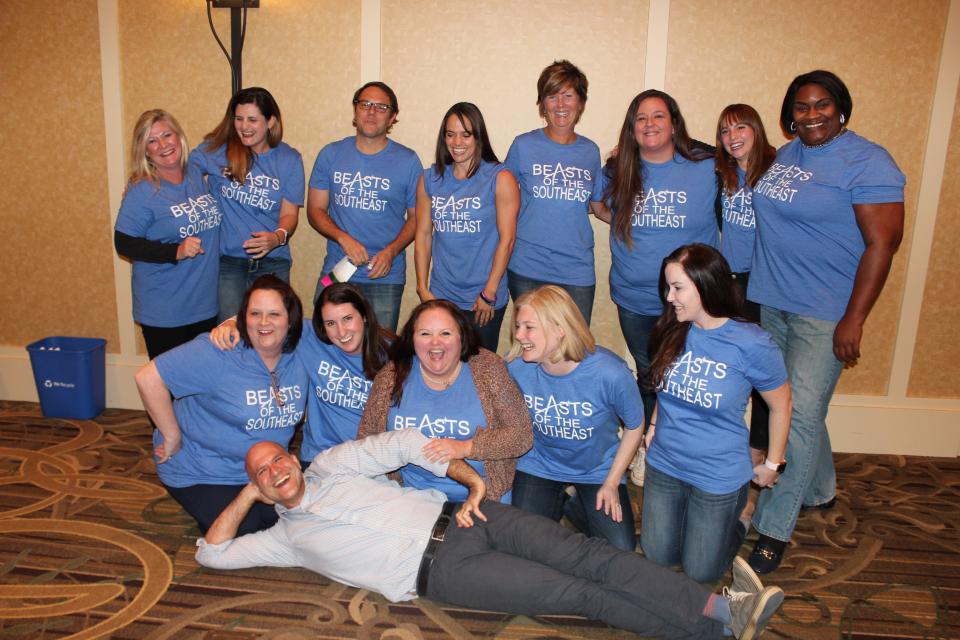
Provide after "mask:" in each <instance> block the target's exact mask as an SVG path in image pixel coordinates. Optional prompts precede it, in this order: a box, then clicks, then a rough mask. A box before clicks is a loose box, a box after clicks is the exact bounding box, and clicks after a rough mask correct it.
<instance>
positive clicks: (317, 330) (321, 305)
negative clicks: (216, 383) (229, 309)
mask: <svg viewBox="0 0 960 640" xmlns="http://www.w3.org/2000/svg"><path fill="white" fill-rule="evenodd" d="M239 335H240V334H239V332H238V331H237V329H236V323H234V322H231V321H229V320H228V321H226V322H224V323H222V324H221V325H220V326H219V327H217V328H216V329H215V330H214V331H213V332H212V333H211V339H212V340H213V342H214V343H215V344H216V345H217V346H219V347H220V348H222V349H230V348H232V347H233V345H234V344H235V343H236V341H237V339H238V338H239ZM395 339H396V336H394V335H393V333H392V332H390V331H388V330H387V329H384V328H382V327H381V326H380V324H379V323H378V322H377V316H376V314H375V313H374V311H373V307H372V306H371V305H370V302H369V301H368V300H367V299H366V298H365V297H364V295H363V293H362V292H361V291H360V288H359V287H357V286H356V285H353V284H350V283H349V282H346V283H343V282H341V283H335V284H332V285H329V286H327V287H325V288H324V289H323V290H322V291H321V292H320V297H318V298H317V302H316V305H315V306H314V309H313V320H312V321H310V322H306V323H304V327H303V338H302V339H301V340H300V343H299V344H298V346H297V350H296V352H295V356H296V360H297V362H299V363H300V365H301V366H302V367H303V368H304V369H305V370H306V372H307V378H308V379H309V381H310V393H309V395H310V397H309V400H308V401H307V407H308V409H307V422H306V425H305V426H304V429H303V441H302V442H301V443H300V451H299V457H300V465H301V466H302V467H303V468H304V469H306V468H307V466H308V465H309V464H310V462H312V461H313V458H314V457H316V455H317V454H318V453H320V452H321V451H324V450H325V449H329V448H330V447H332V446H334V445H338V444H340V443H341V442H346V441H347V440H353V439H355V438H356V437H357V429H358V427H359V426H360V416H361V415H363V410H364V408H365V407H366V406H367V397H368V395H369V393H370V387H371V385H372V384H373V379H374V378H375V377H376V375H377V373H379V371H380V369H381V368H383V365H384V364H385V363H386V362H387V357H388V353H387V352H388V349H389V347H390V344H391V343H392V342H393V341H394V340H395Z"/></svg>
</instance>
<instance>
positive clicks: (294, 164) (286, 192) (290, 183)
mask: <svg viewBox="0 0 960 640" xmlns="http://www.w3.org/2000/svg"><path fill="white" fill-rule="evenodd" d="M289 151H290V153H289V154H287V159H286V162H285V163H284V167H283V169H281V171H282V173H281V175H280V184H281V188H282V189H283V199H284V200H286V201H287V202H289V203H290V204H294V205H297V206H298V207H302V206H303V185H304V181H303V157H302V156H301V155H300V152H299V151H297V150H296V149H293V148H290V149H289Z"/></svg>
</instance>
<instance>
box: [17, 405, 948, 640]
mask: <svg viewBox="0 0 960 640" xmlns="http://www.w3.org/2000/svg"><path fill="white" fill-rule="evenodd" d="M149 444H150V442H149V426H148V424H147V421H146V418H145V416H144V414H143V413H142V412H135V411H120V410H108V411H107V412H106V413H104V414H103V415H102V416H101V417H99V418H98V419H96V420H85V421H71V420H59V419H47V418H43V417H41V415H40V411H39V407H38V405H35V404H30V403H18V402H4V401H0V637H2V638H42V639H48V638H71V639H80V638H107V637H110V638H122V639H138V640H139V639H155V640H160V639H167V638H170V639H174V638H176V639H180V638H195V639H205V640H248V639H254V638H270V639H273V640H300V639H305V638H360V639H374V638H380V639H384V640H387V639H392V640H417V639H434V638H457V639H462V640H468V639H473V638H502V639H505V640H511V639H520V638H523V639H531V638H544V639H547V638H551V639H552V638H557V639H561V638H562V639H573V638H600V639H605V638H633V637H635V636H632V635H631V634H629V633H626V632H623V631H619V630H616V629H609V628H606V627H604V626H601V625H598V624H596V623H592V622H589V621H586V620H581V619H577V618H560V617H552V618H538V619H531V618H527V617H523V616H512V615H505V614H497V613H487V612H478V611H471V610H466V609H457V608H450V607H444V606H441V605H438V604H437V603H434V602H430V601H426V600H415V601H413V602H410V603H405V604H402V605H394V604H390V603H388V602H387V601H386V600H384V599H383V598H382V597H380V596H379V595H377V594H374V593H370V592H366V591H362V590H357V589H353V588H348V587H344V586H342V585H340V584H337V583H333V582H330V581H329V580H326V579H325V578H322V577H320V576H318V575H316V574H313V573H310V572H308V571H305V570H300V569H296V570H292V569H255V570H248V571H236V572H217V571H209V570H206V569H202V568H200V567H199V566H198V565H197V564H196V563H195V562H194V560H193V549H194V541H195V539H196V536H197V531H196V528H195V526H194V525H193V524H192V521H191V520H190V519H189V518H187V517H185V516H184V514H183V513H182V512H181V511H180V510H179V508H178V505H177V504H176V503H175V502H173V501H172V500H171V499H170V498H169V497H168V496H167V495H166V493H165V491H164V490H163V487H161V486H160V484H159V483H158V482H157V479H156V475H155V474H154V469H153V463H152V462H151V460H150V458H149V455H148V452H149ZM836 459H837V468H838V476H839V481H840V496H839V501H838V506H837V508H835V509H833V510H831V511H828V512H820V511H811V512H806V513H804V514H803V515H802V516H801V519H800V523H799V525H798V527H797V534H796V536H795V540H794V542H793V543H791V547H790V549H789V551H788V555H787V559H786V561H785V562H784V565H783V566H782V567H781V569H780V570H779V571H777V572H776V573H775V574H773V575H772V576H771V577H770V578H769V580H768V581H769V582H770V583H772V584H779V585H781V586H782V587H783V588H784V590H785V591H786V593H787V601H786V603H785V604H784V607H783V609H782V610H781V612H780V613H779V614H778V616H777V617H776V618H775V619H774V621H773V623H772V625H771V627H770V629H769V630H768V632H767V633H766V634H765V636H764V637H765V638H797V639H814V640H816V639H820V638H824V639H825V638H857V639H873V638H891V639H892V638H925V639H927V638H929V639H934V638H944V639H946V638H960V535H958V528H960V462H958V460H956V459H933V458H915V457H905V456H867V455H852V454H840V455H837V456H836ZM635 500H636V501H637V502H639V500H640V495H639V492H637V493H636V494H635ZM634 508H635V510H637V511H639V510H638V509H637V505H636V504H635V505H634ZM748 544H749V541H748ZM743 552H744V553H745V552H746V547H745V549H744V551H743Z"/></svg>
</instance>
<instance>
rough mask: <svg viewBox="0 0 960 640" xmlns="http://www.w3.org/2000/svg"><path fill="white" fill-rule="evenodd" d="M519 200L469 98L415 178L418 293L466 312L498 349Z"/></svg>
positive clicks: (443, 127)
mask: <svg viewBox="0 0 960 640" xmlns="http://www.w3.org/2000/svg"><path fill="white" fill-rule="evenodd" d="M519 207H520V191H519V189H518V187H517V181H516V179H515V178H514V177H513V175H512V174H511V173H510V172H509V171H507V170H506V168H505V167H504V166H503V165H502V164H500V160H499V159H498V158H497V154H496V153H494V151H493V147H492V146H491V145H490V138H489V136H488V135H487V127H486V124H485V123H484V121H483V114H481V113H480V109H478V108H477V106H476V105H474V104H471V103H469V102H458V103H457V104H455V105H453V106H452V107H450V108H449V109H448V110H447V113H446V114H444V116H443V120H442V121H441V123H440V133H439V134H437V150H436V162H435V163H434V165H433V166H432V167H430V168H429V169H427V170H425V171H424V172H423V175H422V176H421V177H420V182H419V184H418V185H417V235H416V245H415V247H414V257H415V261H416V267H417V293H418V294H419V295H420V300H421V301H424V300H432V299H434V298H444V299H447V300H450V301H452V302H453V303H454V304H456V305H457V306H458V307H459V308H460V309H462V310H463V311H465V312H467V313H469V314H470V317H471V319H472V321H473V323H474V324H475V325H476V327H477V331H478V332H479V335H480V345H481V346H482V347H484V348H485V349H489V350H490V351H493V352H496V350H497V344H498V343H499V340H500V325H501V324H502V323H503V314H504V312H505V311H506V310H507V277H506V272H507V263H508V262H509V261H510V254H511V253H512V252H513V242H514V239H515V238H516V231H517V210H518V209H519ZM431 262H432V265H431Z"/></svg>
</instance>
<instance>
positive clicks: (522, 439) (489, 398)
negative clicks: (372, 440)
mask: <svg viewBox="0 0 960 640" xmlns="http://www.w3.org/2000/svg"><path fill="white" fill-rule="evenodd" d="M468 363H469V364H470V372H471V374H472V375H473V384H474V386H475V387H476V389H477V395H478V396H479V397H480V406H481V407H482V408H483V414H484V415H485V416H486V418H487V424H486V425H478V427H477V431H476V433H475V434H474V436H473V454H472V455H471V459H472V460H482V461H483V470H484V475H486V485H487V497H488V498H490V499H491V500H499V499H500V498H501V496H503V494H505V493H506V492H507V491H509V490H510V488H511V487H512V486H513V474H514V471H515V470H516V468H517V458H518V457H520V456H521V455H523V454H524V453H526V452H527V451H529V450H530V447H532V446H533V423H532V422H530V412H529V411H528V410H527V405H526V404H524V402H523V396H522V395H520V390H519V389H517V385H516V383H515V382H514V381H513V378H511V377H510V374H509V373H507V367H506V365H505V364H504V362H503V360H502V359H501V358H500V356H498V355H497V354H495V353H493V352H491V351H487V350H486V349H480V353H478V354H477V355H475V356H473V357H472V358H470V359H469V360H468ZM395 372H396V367H395V366H394V364H393V363H392V362H388V363H387V364H386V366H384V367H383V369H381V370H380V373H378V374H377V377H376V378H374V380H373V387H372V388H371V389H370V395H369V397H368V398H367V406H366V408H365V409H364V411H363V417H362V418H361V419H360V428H359V430H358V432H357V438H365V437H367V436H369V435H373V434H375V433H382V432H384V431H386V430H387V413H388V412H389V411H390V394H391V392H392V391H393V382H394V379H395V377H396V374H395ZM391 477H392V478H394V479H395V480H399V479H400V478H399V474H396V475H391Z"/></svg>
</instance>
